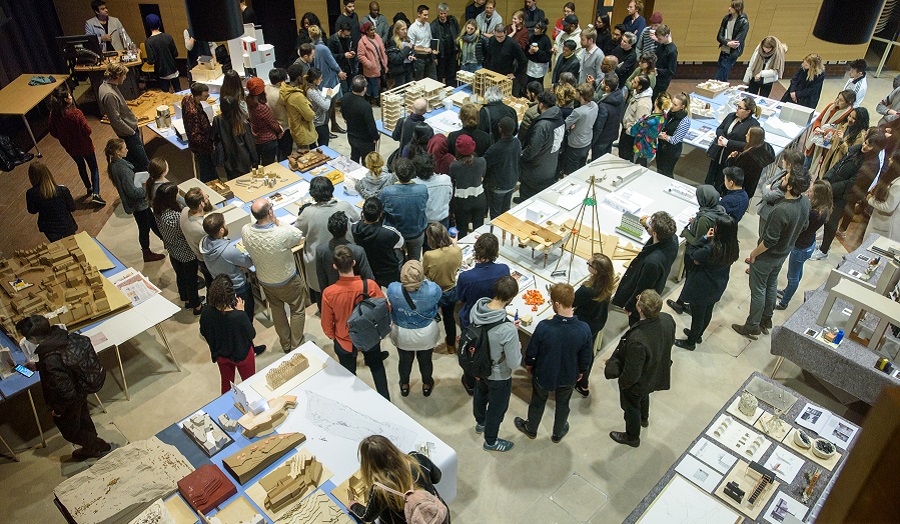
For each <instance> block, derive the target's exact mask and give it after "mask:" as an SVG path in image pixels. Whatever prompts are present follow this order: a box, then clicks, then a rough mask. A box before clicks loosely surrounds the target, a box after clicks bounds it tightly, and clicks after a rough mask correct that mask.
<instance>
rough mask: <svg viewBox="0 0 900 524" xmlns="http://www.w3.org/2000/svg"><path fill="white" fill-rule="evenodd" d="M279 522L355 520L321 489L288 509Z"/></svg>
mask: <svg viewBox="0 0 900 524" xmlns="http://www.w3.org/2000/svg"><path fill="white" fill-rule="evenodd" d="M276 522H278V524H353V520H351V519H350V517H349V516H348V515H347V514H346V513H344V512H343V511H341V510H340V508H338V507H337V505H336V504H335V503H334V502H332V500H331V499H330V498H328V495H326V494H324V493H322V492H321V491H318V492H316V493H315V494H313V495H311V496H309V497H307V498H306V499H304V500H303V501H301V502H300V503H299V504H297V505H295V506H294V507H292V508H291V509H290V510H288V511H287V512H286V513H285V514H284V515H283V516H282V517H281V518H280V519H278V520H277V521H276Z"/></svg>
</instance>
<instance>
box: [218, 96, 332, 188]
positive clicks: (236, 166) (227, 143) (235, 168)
mask: <svg viewBox="0 0 900 524" xmlns="http://www.w3.org/2000/svg"><path fill="white" fill-rule="evenodd" d="M304 98H305V97H304ZM212 139H213V144H216V147H217V148H218V150H219V151H221V153H217V155H221V156H219V158H220V159H223V161H224V165H225V175H226V176H227V177H228V180H233V179H235V178H237V177H239V176H242V175H246V174H247V173H249V172H250V170H251V169H252V168H253V167H254V166H256V165H258V164H259V155H257V153H256V141H255V140H253V133H252V132H251V131H250V124H249V123H245V125H244V133H243V134H241V135H234V134H232V132H231V126H230V125H228V124H227V123H226V122H225V119H224V118H222V115H216V117H215V118H213V123H212ZM296 139H297V135H294V140H296ZM313 142H315V138H314V139H313ZM307 144H309V142H307Z"/></svg>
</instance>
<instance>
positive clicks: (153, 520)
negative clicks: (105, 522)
mask: <svg viewBox="0 0 900 524" xmlns="http://www.w3.org/2000/svg"><path fill="white" fill-rule="evenodd" d="M128 524H177V522H176V520H175V518H174V517H172V514H171V513H169V509H168V508H166V505H165V503H164V502H163V501H162V499H159V500H157V501H156V502H154V503H153V504H151V505H150V507H149V508H147V509H145V510H144V511H142V512H141V514H140V515H138V516H137V517H135V518H134V519H133V520H132V521H131V522H129V523H128Z"/></svg>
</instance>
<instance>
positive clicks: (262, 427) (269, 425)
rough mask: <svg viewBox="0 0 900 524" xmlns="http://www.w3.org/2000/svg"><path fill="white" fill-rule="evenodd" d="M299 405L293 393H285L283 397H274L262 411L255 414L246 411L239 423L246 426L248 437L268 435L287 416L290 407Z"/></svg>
mask: <svg viewBox="0 0 900 524" xmlns="http://www.w3.org/2000/svg"><path fill="white" fill-rule="evenodd" d="M296 406H297V397H295V396H292V395H284V396H282V397H276V398H273V399H272V401H271V402H269V408H268V409H266V410H265V411H263V412H262V413H260V414H259V415H253V414H252V413H246V414H244V416H242V417H241V418H239V419H238V424H240V425H241V427H242V428H244V436H245V437H247V438H253V437H258V436H261V435H266V434H269V433H272V432H273V431H275V428H276V427H278V425H279V424H281V423H282V422H284V419H285V418H287V412H288V409H290V408H293V407H296Z"/></svg>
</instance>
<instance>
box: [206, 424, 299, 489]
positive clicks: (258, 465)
mask: <svg viewBox="0 0 900 524" xmlns="http://www.w3.org/2000/svg"><path fill="white" fill-rule="evenodd" d="M305 441H306V435H304V434H303V433H285V434H278V435H272V436H271V437H269V438H267V439H264V440H260V441H258V442H255V443H253V444H250V445H249V446H247V447H245V448H244V449H242V450H240V451H238V452H237V453H235V454H234V455H232V456H230V457H228V458H227V459H225V460H223V461H222V467H223V468H225V471H227V472H228V473H231V476H233V477H234V478H235V479H237V481H238V482H239V483H240V484H241V485H244V484H246V483H247V481H248V480H250V479H252V478H253V477H255V476H256V475H258V474H259V473H260V472H261V471H262V470H264V469H266V468H267V467H269V466H270V465H271V464H273V463H275V461H276V460H278V459H280V458H281V457H283V456H284V455H285V454H286V453H287V452H289V451H291V450H292V449H294V448H295V447H297V446H299V445H300V444H302V443H303V442H305Z"/></svg>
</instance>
